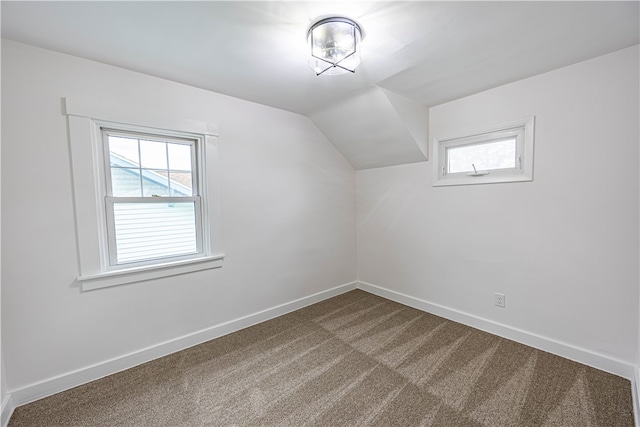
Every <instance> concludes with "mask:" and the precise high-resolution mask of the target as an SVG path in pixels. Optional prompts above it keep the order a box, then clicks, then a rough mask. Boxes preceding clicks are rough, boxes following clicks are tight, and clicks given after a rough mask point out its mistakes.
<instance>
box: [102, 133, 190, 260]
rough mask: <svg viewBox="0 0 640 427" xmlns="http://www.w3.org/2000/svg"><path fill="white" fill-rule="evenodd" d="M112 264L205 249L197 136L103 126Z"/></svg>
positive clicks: (108, 233) (174, 257) (156, 258)
mask: <svg viewBox="0 0 640 427" xmlns="http://www.w3.org/2000/svg"><path fill="white" fill-rule="evenodd" d="M102 139H103V143H104V149H105V154H106V155H105V163H106V164H105V171H106V177H105V178H106V179H105V181H106V197H105V205H106V206H105V208H106V217H107V236H108V240H109V260H110V265H112V266H117V265H122V264H130V263H140V262H149V261H154V260H161V259H167V258H171V259H176V258H181V257H182V258H183V257H188V256H190V255H196V254H200V253H202V232H201V230H202V226H201V221H202V214H201V209H200V206H201V200H200V199H201V196H200V194H199V187H200V186H199V183H198V180H197V177H198V173H197V172H198V171H197V164H198V162H197V144H198V141H197V140H196V139H188V138H177V137H169V136H163V135H149V134H143V133H137V132H131V131H122V130H114V129H102Z"/></svg>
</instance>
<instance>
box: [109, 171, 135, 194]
mask: <svg viewBox="0 0 640 427" xmlns="http://www.w3.org/2000/svg"><path fill="white" fill-rule="evenodd" d="M111 193H112V195H113V196H114V197H140V196H142V193H141V191H140V169H131V168H111Z"/></svg>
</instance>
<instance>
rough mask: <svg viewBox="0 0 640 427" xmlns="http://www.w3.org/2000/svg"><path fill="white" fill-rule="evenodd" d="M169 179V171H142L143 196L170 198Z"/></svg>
mask: <svg viewBox="0 0 640 427" xmlns="http://www.w3.org/2000/svg"><path fill="white" fill-rule="evenodd" d="M168 195H169V177H168V174H167V171H150V170H143V171H142V196H143V197H153V196H168Z"/></svg>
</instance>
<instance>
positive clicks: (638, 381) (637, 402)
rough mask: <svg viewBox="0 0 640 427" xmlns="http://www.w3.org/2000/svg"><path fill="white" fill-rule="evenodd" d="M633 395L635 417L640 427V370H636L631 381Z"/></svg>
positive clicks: (637, 425) (637, 426)
mask: <svg viewBox="0 0 640 427" xmlns="http://www.w3.org/2000/svg"><path fill="white" fill-rule="evenodd" d="M631 395H632V396H633V417H634V419H635V422H636V427H640V370H638V367H637V366H636V368H635V369H634V375H633V380H631Z"/></svg>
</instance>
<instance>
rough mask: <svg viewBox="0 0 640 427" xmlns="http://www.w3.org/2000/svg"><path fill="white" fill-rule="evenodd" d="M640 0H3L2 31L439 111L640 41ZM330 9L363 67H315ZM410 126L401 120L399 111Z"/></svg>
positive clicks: (209, 77) (302, 107) (247, 92)
mask: <svg viewBox="0 0 640 427" xmlns="http://www.w3.org/2000/svg"><path fill="white" fill-rule="evenodd" d="M639 5H640V3H639V2H637V1H631V2H611V1H605V2H480V1H473V2H438V1H414V2H393V1H385V2H368V1H357V2H335V3H333V2H326V1H321V2H280V1H259V2H244V1H233V2H222V1H214V2H209V1H206V2H205V1H200V2H180V1H179V2H155V1H141V2H127V1H114V2H93V1H90V2H80V1H79V2H76V1H74V2H9V1H2V3H1V7H2V37H3V38H8V39H12V40H15V41H19V42H23V43H27V44H31V45H35V46H40V47H44V48H47V49H51V50H56V51H60V52H64V53H68V54H71V55H75V56H79V57H84V58H88V59H92V60H96V61H100V62H104V63H108V64H112V65H116V66H119V67H123V68H127V69H131V70H135V71H139V72H143V73H146V74H150V75H154V76H158V77H163V78H166V79H169V80H173V81H177V82H181V83H185V84H188V85H192V86H196V87H200V88H203V89H208V90H212V91H215V92H218V93H223V94H227V95H231V96H234V97H238V98H242V99H246V100H250V101H255V102H258V103H261V104H266V105H270V106H274V107H277V108H282V109H285V110H289V111H293V112H297V113H301V114H305V115H308V116H309V117H311V118H312V119H313V117H314V115H315V116H318V115H324V113H325V112H326V111H327V110H332V109H336V105H338V104H339V103H341V102H350V101H349V100H350V99H351V98H353V97H354V96H355V97H357V96H360V95H357V94H361V93H363V91H365V92H366V91H367V90H368V89H369V88H372V87H378V88H379V89H381V90H384V92H385V93H387V94H388V95H391V96H396V95H397V96H401V97H404V98H407V99H408V100H411V101H413V102H415V103H416V105H421V106H424V107H429V106H433V105H438V104H441V103H443V102H446V101H450V100H453V99H456V98H460V97H462V96H466V95H470V94H473V93H477V92H480V91H482V90H486V89H490V88H492V87H496V86H499V85H502V84H505V83H509V82H512V81H516V80H520V79H522V78H525V77H529V76H533V75H536V74H540V73H543V72H546V71H550V70H553V69H556V68H559V67H562V66H566V65H569V64H572V63H575V62H578V61H582V60H585V59H589V58H592V57H595V56H599V55H602V54H605V53H608V52H612V51H615V50H618V49H622V48H625V47H629V46H632V45H636V44H638V43H640V30H639V28H640V25H639V16H640V9H639ZM327 14H341V15H347V16H350V17H353V18H355V19H357V20H358V22H359V23H360V24H361V25H362V27H363V28H364V31H365V33H366V37H365V39H364V42H363V45H362V52H363V53H362V64H361V65H360V67H359V68H358V69H357V70H356V73H355V74H346V75H340V76H324V75H323V76H316V75H315V74H314V73H313V71H312V70H311V69H310V68H309V67H308V65H307V49H306V32H307V28H308V26H309V24H310V23H311V21H313V20H314V19H315V18H316V17H318V16H321V15H327ZM376 96H379V93H378V94H376ZM351 102H352V101H351ZM385 108H386V107H385ZM338 110H339V108H338ZM329 122H330V120H329ZM397 122H402V120H401V119H400V120H395V119H394V123H397ZM321 129H322V127H321ZM322 130H323V131H325V133H326V134H331V133H336V131H335V129H326V128H325V129H322ZM416 143H417V145H418V146H420V145H421V144H422V143H423V142H422V141H416ZM362 146H363V147H365V148H364V149H367V148H366V144H362ZM338 148H340V146H338ZM347 158H349V159H350V160H351V161H352V163H354V164H355V162H354V160H353V158H350V157H349V156H347ZM419 160H421V159H420V158H416V159H415V160H413V161H419ZM384 163H385V162H384V161H383V162H377V164H378V165H383V164H384Z"/></svg>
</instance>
